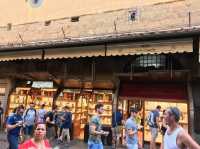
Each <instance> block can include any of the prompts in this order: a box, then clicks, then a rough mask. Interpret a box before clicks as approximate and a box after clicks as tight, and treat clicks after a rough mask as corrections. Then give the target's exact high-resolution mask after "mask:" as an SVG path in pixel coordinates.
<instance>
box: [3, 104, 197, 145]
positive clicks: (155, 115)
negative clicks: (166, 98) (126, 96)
mask: <svg viewBox="0 0 200 149" xmlns="http://www.w3.org/2000/svg"><path fill="white" fill-rule="evenodd" d="M95 110H96V114H95V115H93V116H92V117H91V119H90V121H89V138H88V149H103V148H104V147H103V143H102V140H101V138H102V136H108V135H109V132H108V131H104V130H103V129H102V124H101V114H103V112H104V107H103V104H100V103H98V104H96V106H95ZM160 111H161V106H157V107H156V109H155V110H152V111H151V112H150V113H149V115H148V117H147V124H148V125H149V128H150V131H151V141H150V149H157V148H156V147H157V146H156V143H155V142H156V138H157V136H158V132H159V131H160V130H161V132H162V135H163V141H162V144H161V146H160V149H200V146H199V145H198V144H197V143H196V142H195V141H194V140H193V139H192V138H191V137H190V135H189V134H188V133H187V132H186V131H185V130H184V129H183V128H182V127H181V126H180V125H179V119H180V115H181V113H180V111H179V109H178V108H177V107H170V108H168V109H166V110H163V118H162V121H163V122H162V125H160V118H159V117H160ZM138 112H139V111H138V109H137V108H134V107H131V108H130V117H129V118H128V119H127V120H126V121H123V118H122V117H123V116H122V113H121V111H120V109H118V110H116V112H113V114H112V138H110V139H112V146H111V147H112V148H115V149H116V148H118V145H119V144H120V143H119V142H120V138H121V130H122V129H123V128H124V129H125V140H126V141H125V142H126V148H127V149H139V148H143V146H142V145H141V144H140V143H139V139H138V130H140V129H143V126H141V125H140V122H139V121H138ZM71 127H72V113H71V112H70V108H69V107H68V106H64V107H63V108H62V112H60V111H59V112H58V109H57V106H54V107H53V108H52V110H51V111H46V110H45V105H44V104H42V105H41V108H40V109H38V110H36V109H35V105H34V103H33V102H31V103H30V107H29V108H28V109H25V108H24V106H22V105H21V106H19V107H17V108H15V109H14V111H13V113H11V114H10V115H9V116H8V117H7V119H6V131H7V139H8V143H9V149H30V148H31V149H51V148H53V147H52V144H51V143H50V142H53V140H56V141H57V142H58V143H62V144H63V145H64V146H65V147H66V148H68V147H69V143H70V129H71Z"/></svg>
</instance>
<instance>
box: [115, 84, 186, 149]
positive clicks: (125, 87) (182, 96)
mask: <svg viewBox="0 0 200 149" xmlns="http://www.w3.org/2000/svg"><path fill="white" fill-rule="evenodd" d="M186 88H187V87H186V84H185V83H183V82H133V81H124V82H121V86H120V91H119V100H118V107H120V108H121V109H122V111H123V118H124V119H127V118H128V116H129V115H128V113H129V110H130V107H136V108H138V110H140V112H139V116H138V118H139V124H140V125H142V126H144V129H143V130H141V131H139V133H138V136H139V142H140V144H141V145H144V143H149V142H150V139H151V134H150V130H149V126H148V125H147V116H148V114H149V112H150V111H152V110H154V109H155V108H156V106H158V105H160V106H161V112H160V122H159V123H160V126H161V125H162V118H163V110H165V109H167V108H168V107H172V106H173V107H174V106H175V107H178V108H179V109H180V111H181V119H180V125H181V126H182V127H183V128H184V129H185V130H186V131H188V128H189V121H188V119H189V102H188V97H187V89H186ZM161 142H162V134H161V131H160V132H159V135H158V138H157V139H156V143H158V144H160V143H161Z"/></svg>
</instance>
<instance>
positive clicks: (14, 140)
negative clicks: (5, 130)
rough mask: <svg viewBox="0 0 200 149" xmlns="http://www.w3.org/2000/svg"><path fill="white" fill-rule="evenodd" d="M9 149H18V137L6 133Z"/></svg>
mask: <svg viewBox="0 0 200 149" xmlns="http://www.w3.org/2000/svg"><path fill="white" fill-rule="evenodd" d="M7 139H8V143H9V149H18V143H19V137H18V136H15V135H9V134H8V135H7Z"/></svg>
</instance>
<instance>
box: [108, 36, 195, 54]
mask: <svg viewBox="0 0 200 149" xmlns="http://www.w3.org/2000/svg"><path fill="white" fill-rule="evenodd" d="M192 44H193V42H192V38H187V39H173V40H157V41H147V42H135V43H120V44H110V45H108V47H107V53H106V55H107V56H121V55H141V54H161V53H165V54H166V53H185V52H186V53H188V52H192V51H193V46H192Z"/></svg>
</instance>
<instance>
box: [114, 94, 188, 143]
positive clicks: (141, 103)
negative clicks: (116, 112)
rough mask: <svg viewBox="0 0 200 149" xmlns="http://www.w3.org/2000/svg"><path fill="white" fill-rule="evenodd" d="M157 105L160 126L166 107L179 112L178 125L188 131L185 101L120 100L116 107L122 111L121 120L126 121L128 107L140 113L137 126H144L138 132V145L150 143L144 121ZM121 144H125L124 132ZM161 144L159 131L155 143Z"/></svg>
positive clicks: (123, 132)
mask: <svg viewBox="0 0 200 149" xmlns="http://www.w3.org/2000/svg"><path fill="white" fill-rule="evenodd" d="M157 105H160V106H161V112H160V125H161V124H162V118H163V110H164V109H167V108H168V107H172V106H175V107H178V108H179V109H180V111H181V119H180V125H181V126H182V127H183V128H184V129H185V130H186V131H188V104H187V101H180V100H179V101H176V100H175V101H171V102H168V101H163V100H161V99H160V100H154V101H150V100H147V99H145V100H144V99H143V100H138V99H135V98H134V99H132V100H123V99H120V101H119V103H118V107H120V108H121V109H122V112H123V119H124V120H126V119H127V118H128V117H129V109H130V107H132V106H133V107H136V108H138V109H139V110H140V111H139V113H138V119H137V121H138V124H139V125H142V126H144V129H143V130H140V131H139V132H138V137H139V143H140V144H141V145H143V144H144V143H145V142H150V139H151V134H150V130H149V126H148V125H147V122H146V119H147V116H148V114H149V112H150V111H152V110H154V109H155V108H156V106H157ZM122 136H123V137H122V144H125V143H126V142H125V139H124V137H125V130H124V129H123V131H122ZM161 142H162V135H161V131H159V135H158V138H157V139H156V143H161Z"/></svg>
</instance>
